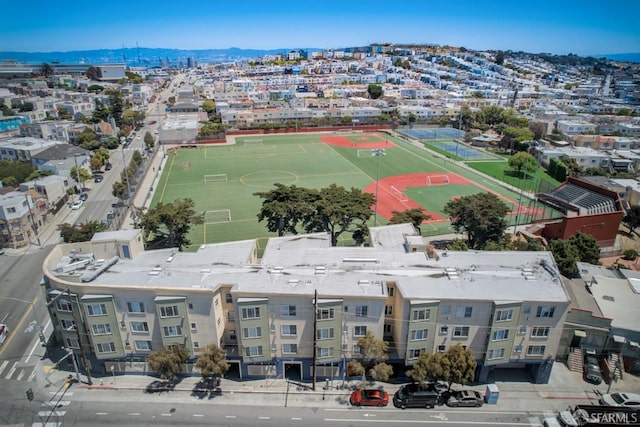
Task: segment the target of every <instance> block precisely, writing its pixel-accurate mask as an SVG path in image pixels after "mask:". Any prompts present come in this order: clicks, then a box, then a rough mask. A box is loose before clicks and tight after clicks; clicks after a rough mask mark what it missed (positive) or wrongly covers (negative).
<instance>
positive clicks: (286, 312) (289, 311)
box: [280, 305, 296, 317]
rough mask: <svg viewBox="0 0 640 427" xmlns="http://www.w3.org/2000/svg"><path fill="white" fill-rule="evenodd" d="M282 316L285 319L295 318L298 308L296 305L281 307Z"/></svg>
mask: <svg viewBox="0 0 640 427" xmlns="http://www.w3.org/2000/svg"><path fill="white" fill-rule="evenodd" d="M280 315H281V316H284V317H293V316H295V315H296V306H295V305H281V306H280Z"/></svg>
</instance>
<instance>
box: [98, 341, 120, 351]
mask: <svg viewBox="0 0 640 427" xmlns="http://www.w3.org/2000/svg"><path fill="white" fill-rule="evenodd" d="M114 351H116V345H115V344H114V343H112V342H105V343H98V344H96V352H98V353H113V352H114Z"/></svg>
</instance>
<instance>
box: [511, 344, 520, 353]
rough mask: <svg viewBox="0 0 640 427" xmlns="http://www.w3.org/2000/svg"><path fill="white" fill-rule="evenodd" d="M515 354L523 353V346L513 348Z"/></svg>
mask: <svg viewBox="0 0 640 427" xmlns="http://www.w3.org/2000/svg"><path fill="white" fill-rule="evenodd" d="M513 352H514V353H522V346H521V345H517V346H515V347H513Z"/></svg>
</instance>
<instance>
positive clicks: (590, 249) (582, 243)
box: [569, 231, 600, 265]
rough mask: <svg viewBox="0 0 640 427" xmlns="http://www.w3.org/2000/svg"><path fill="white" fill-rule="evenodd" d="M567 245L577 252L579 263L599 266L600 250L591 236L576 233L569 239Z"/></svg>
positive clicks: (579, 232)
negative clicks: (570, 245) (569, 244)
mask: <svg viewBox="0 0 640 427" xmlns="http://www.w3.org/2000/svg"><path fill="white" fill-rule="evenodd" d="M569 243H571V244H572V245H573V246H575V248H576V249H577V250H578V254H579V256H580V261H582V262H587V263H589V264H594V265H599V264H600V248H599V247H598V242H597V240H596V238H595V237H593V236H592V235H591V234H586V233H583V232H581V231H578V232H577V233H576V234H574V235H573V236H571V237H569Z"/></svg>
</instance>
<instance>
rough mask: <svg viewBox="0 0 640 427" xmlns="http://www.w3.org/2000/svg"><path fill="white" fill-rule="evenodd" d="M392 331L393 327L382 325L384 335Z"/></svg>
mask: <svg viewBox="0 0 640 427" xmlns="http://www.w3.org/2000/svg"><path fill="white" fill-rule="evenodd" d="M392 331H393V325H390V324H388V323H385V324H384V333H385V334H390V333H391V332H392Z"/></svg>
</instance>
